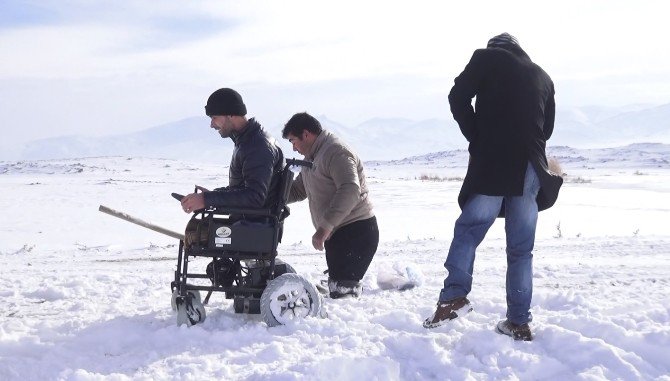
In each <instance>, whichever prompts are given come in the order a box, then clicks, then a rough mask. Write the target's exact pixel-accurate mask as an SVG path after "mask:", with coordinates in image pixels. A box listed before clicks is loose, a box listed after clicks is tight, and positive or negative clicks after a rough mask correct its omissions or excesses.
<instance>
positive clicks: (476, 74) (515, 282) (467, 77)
mask: <svg viewBox="0 0 670 381" xmlns="http://www.w3.org/2000/svg"><path fill="white" fill-rule="evenodd" d="M474 97H477V99H476V102H475V107H474V108H473V107H472V98H474ZM449 104H450V106H451V112H452V114H453V116H454V119H455V120H456V122H458V125H459V127H460V129H461V132H462V133H463V136H465V138H466V139H467V140H468V142H469V143H470V144H469V148H468V151H469V152H470V163H469V164H468V171H467V174H466V176H465V180H464V182H463V186H462V188H461V192H460V194H459V196H458V203H459V205H460V207H461V209H462V213H461V216H460V217H459V218H458V220H457V221H456V226H455V228H454V239H453V241H452V243H451V246H450V248H449V254H448V256H447V260H446V262H445V267H446V268H447V270H448V272H449V275H448V276H447V278H446V279H445V281H444V288H443V289H442V291H441V292H440V296H439V301H438V304H437V309H436V311H435V313H434V314H433V316H431V317H430V318H428V319H426V321H425V322H424V327H426V328H433V327H437V326H440V325H442V324H444V323H445V322H447V321H449V320H453V319H455V318H457V317H458V316H461V315H463V314H464V313H467V312H469V311H471V310H472V308H471V307H470V302H469V300H468V299H467V298H466V296H467V295H468V293H469V292H470V290H471V287H472V272H473V265H474V259H475V250H476V248H477V246H478V245H479V244H480V243H481V242H482V240H483V239H484V236H485V235H486V232H487V231H488V229H489V228H490V227H491V225H493V222H494V221H495V219H496V217H505V232H506V236H507V277H506V278H507V282H506V289H507V319H506V320H503V321H501V322H500V323H498V326H497V331H498V332H499V333H502V334H506V335H509V336H512V337H514V338H515V339H517V340H531V339H532V335H531V331H530V327H529V325H528V323H529V322H530V321H531V320H532V316H531V313H530V302H531V298H532V289H533V279H532V277H533V270H532V258H533V254H532V250H533V245H534V243H535V227H536V224H537V214H538V211H540V210H544V209H547V208H549V207H551V206H552V205H553V204H554V202H555V201H556V198H557V197H558V190H559V188H560V187H561V184H562V183H563V180H562V178H561V177H560V176H558V175H557V174H554V173H552V172H550V171H549V169H548V164H547V157H546V154H545V145H546V141H547V139H549V137H551V134H552V132H553V129H554V115H555V103H554V84H553V82H552V81H551V78H549V75H547V73H545V72H544V70H542V68H540V67H539V66H538V65H536V64H535V63H533V62H532V61H531V60H530V58H529V57H528V55H527V54H526V52H524V51H523V49H521V47H520V46H519V43H518V41H517V40H516V38H514V37H512V36H511V35H509V34H507V33H503V34H501V35H498V36H495V37H493V38H492V39H491V40H489V42H488V45H487V48H486V49H478V50H476V51H475V52H474V54H473V55H472V58H471V59H470V62H469V63H468V64H467V66H466V67H465V69H464V70H463V72H462V73H461V74H460V75H459V76H458V77H457V78H456V79H455V81H454V86H453V88H452V89H451V92H450V93H449Z"/></svg>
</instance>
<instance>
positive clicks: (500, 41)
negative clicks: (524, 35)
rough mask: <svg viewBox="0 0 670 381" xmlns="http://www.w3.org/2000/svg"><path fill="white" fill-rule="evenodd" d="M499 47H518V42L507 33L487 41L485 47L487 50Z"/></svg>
mask: <svg viewBox="0 0 670 381" xmlns="http://www.w3.org/2000/svg"><path fill="white" fill-rule="evenodd" d="M500 45H516V46H519V41H518V40H517V39H516V38H515V37H514V36H512V35H511V34H509V33H503V34H499V35H497V36H495V37H493V38H492V39H490V40H489V43H488V44H487V45H486V47H487V48H492V47H496V46H500Z"/></svg>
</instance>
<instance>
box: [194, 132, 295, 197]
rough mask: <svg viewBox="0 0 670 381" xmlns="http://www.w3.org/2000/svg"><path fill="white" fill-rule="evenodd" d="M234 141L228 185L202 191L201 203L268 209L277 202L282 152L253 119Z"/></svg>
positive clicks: (233, 137) (282, 158) (235, 136)
mask: <svg viewBox="0 0 670 381" xmlns="http://www.w3.org/2000/svg"><path fill="white" fill-rule="evenodd" d="M231 138H232V139H233V142H235V149H234V151H233V157H232V160H231V161H230V169H229V173H228V186H227V187H223V188H217V189H214V190H213V191H210V192H205V196H204V197H205V206H207V207H210V206H215V207H216V206H228V207H236V208H270V207H272V206H274V204H275V203H277V201H278V195H279V182H280V175H281V173H280V172H281V170H282V168H283V165H284V154H283V153H282V150H281V149H280V148H279V146H278V145H277V143H276V141H275V139H274V138H272V137H270V135H268V133H267V132H265V130H264V129H263V128H262V127H261V125H260V124H258V122H256V120H254V119H250V120H249V121H248V122H247V126H246V127H245V128H244V130H243V131H242V132H241V133H240V134H234V135H232V136H231Z"/></svg>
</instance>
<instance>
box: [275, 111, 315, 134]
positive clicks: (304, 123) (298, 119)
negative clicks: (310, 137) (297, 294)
mask: <svg viewBox="0 0 670 381" xmlns="http://www.w3.org/2000/svg"><path fill="white" fill-rule="evenodd" d="M305 130H307V131H309V132H311V133H313V134H315V135H319V134H320V133H321V131H323V128H322V127H321V123H319V121H318V120H316V118H315V117H313V116H311V115H309V114H308V113H306V112H299V113H297V114H295V115H293V116H292V117H291V119H289V120H288V122H286V124H285V125H284V129H283V130H282V132H281V136H282V137H283V138H284V139H286V138H287V137H288V134H291V135H293V136H302V132H303V131H305Z"/></svg>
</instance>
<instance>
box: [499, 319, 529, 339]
mask: <svg viewBox="0 0 670 381" xmlns="http://www.w3.org/2000/svg"><path fill="white" fill-rule="evenodd" d="M496 332H498V333H499V334H501V335H507V336H510V337H512V338H513V339H514V340H521V341H532V340H533V334H532V333H531V332H530V326H528V323H524V324H520V325H516V324H514V323H512V322H510V321H509V320H501V321H499V322H498V325H497V326H496Z"/></svg>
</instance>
